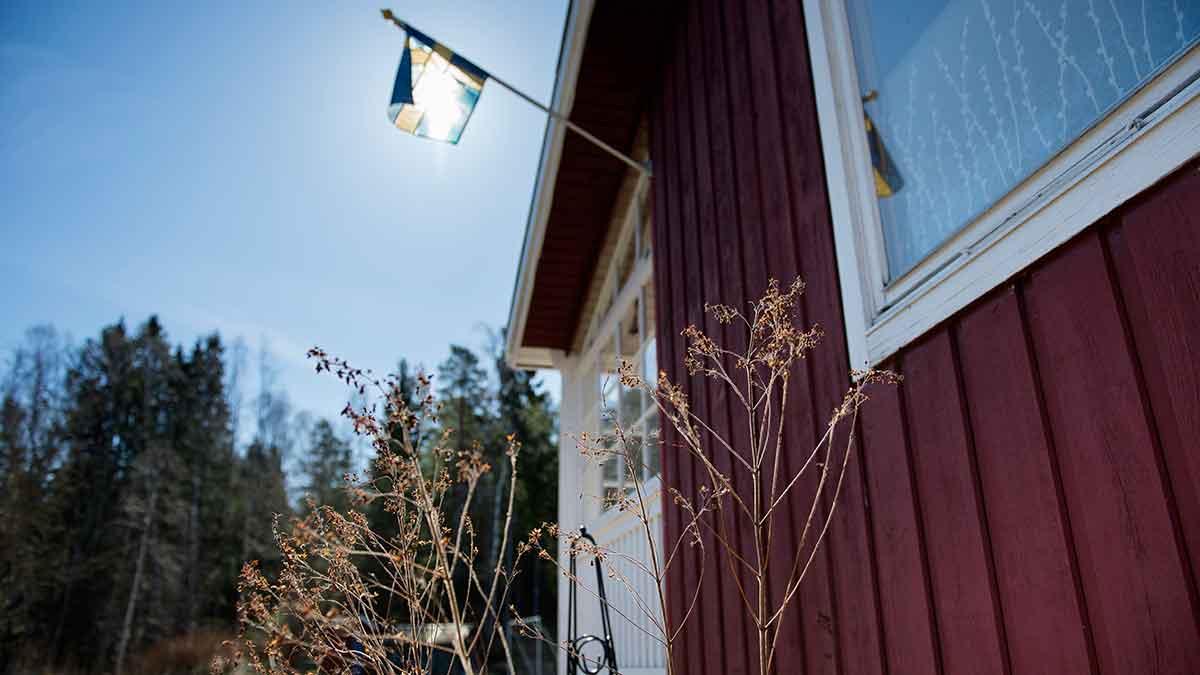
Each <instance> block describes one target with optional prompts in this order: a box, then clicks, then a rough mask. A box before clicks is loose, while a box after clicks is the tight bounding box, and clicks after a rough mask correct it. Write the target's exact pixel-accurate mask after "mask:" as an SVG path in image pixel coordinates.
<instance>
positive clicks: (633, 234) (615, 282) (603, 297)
mask: <svg viewBox="0 0 1200 675" xmlns="http://www.w3.org/2000/svg"><path fill="white" fill-rule="evenodd" d="M649 188H650V185H649V180H648V179H647V178H646V177H645V176H641V177H640V178H639V179H638V182H637V184H636V186H635V187H634V195H633V199H632V201H631V203H630V208H629V209H628V210H627V211H626V213H625V217H624V219H622V221H621V225H620V227H621V230H620V233H619V234H618V236H617V240H616V245H615V246H614V252H613V256H612V259H611V260H610V261H609V264H608V269H607V270H606V272H605V275H604V277H603V279H604V280H603V282H602V283H601V289H602V291H601V293H600V295H599V302H598V303H597V308H596V311H595V313H594V314H593V316H592V318H591V321H589V324H588V325H589V328H588V330H587V333H586V334H585V340H584V347H583V354H582V356H581V357H580V359H579V365H578V372H579V373H581V374H582V375H583V381H584V383H585V384H584V386H585V387H591V388H592V390H591V391H590V392H589V393H588V394H587V395H586V396H585V398H584V405H585V409H584V411H583V428H585V429H588V430H590V431H592V432H595V431H596V430H598V429H599V427H600V415H601V412H602V411H601V405H602V404H603V400H602V396H601V392H600V387H599V386H598V384H597V383H598V381H599V379H600V377H599V376H600V374H601V373H603V372H605V371H607V370H610V368H605V367H604V364H602V363H601V362H600V361H601V358H602V357H603V356H604V353H605V347H606V343H607V347H610V348H612V349H613V353H614V354H619V355H620V358H624V359H626V360H630V361H633V362H634V363H636V364H637V366H638V368H639V369H640V368H641V367H642V365H643V362H644V356H645V352H646V349H648V348H649V346H650V345H651V344H652V342H653V340H654V339H655V335H656V330H655V325H654V322H653V321H649V320H648V319H649V317H648V316H647V313H646V308H647V304H646V303H647V295H648V289H650V288H651V287H652V284H653V276H654V259H653V253H652V247H651V246H649V242H643V241H642V236H643V234H644V231H645V228H644V224H645V219H646V216H647V215H648V214H647V213H646V212H645V208H644V204H643V202H644V200H645V199H646V198H647V196H648V191H649ZM631 238H632V241H630V240H631ZM630 245H632V249H633V263H632V268H631V269H630V270H629V272H628V275H627V276H626V278H625V279H624V280H623V281H622V280H621V279H620V274H619V273H618V268H619V266H620V264H621V259H622V254H623V252H624V251H625V250H626V248H627V247H629V246H630ZM610 298H611V299H610ZM635 303H636V304H637V308H638V317H637V322H638V326H639V327H640V329H641V335H640V336H639V341H638V347H637V349H636V351H635V352H634V353H631V354H625V353H623V352H621V351H620V339H619V335H620V332H621V330H622V325H621V322H622V320H623V319H624V317H625V316H626V314H628V313H629V310H630V309H631V308H632V307H633V305H634V304H635ZM611 369H612V370H615V364H612V365H611ZM610 377H611V378H612V379H613V381H612V383H611V384H612V386H614V387H616V388H617V390H618V392H620V391H621V389H622V387H621V385H620V383H619V382H617V381H616V377H617V376H616V374H615V373H613V374H611V375H610ZM589 382H590V384H589ZM619 395H620V394H618V396H619ZM620 407H621V406H620V403H619V402H618V405H617V410H616V411H612V412H613V413H614V414H619V412H620ZM654 412H655V410H654V408H653V404H650V405H648V406H644V407H643V410H642V412H641V414H640V415H639V417H638V419H637V420H623V419H622V420H619V423H620V424H621V426H622V428H624V429H625V430H626V431H627V432H629V433H633V432H636V431H638V430H641V429H643V428H644V427H645V424H646V422H647V420H648V419H649V418H650V417H652V416H653V413H654ZM648 449H649V445H648V444H647V445H646V446H645V447H643V451H642V452H643V457H642V463H643V466H644V467H648V465H649V462H648V461H647V457H646V455H645V453H646V452H647V451H648ZM607 461H613V462H616V471H617V476H618V480H622V482H624V481H623V478H624V476H625V466H624V463H625V462H624V457H623V456H621V455H620V454H617V455H615V456H614V457H612V458H610V459H609V460H607ZM660 461H661V459H660ZM597 473H598V474H600V475H602V474H601V472H597ZM642 478H643V488H644V491H645V495H646V496H647V497H648V499H649V498H653V499H656V500H657V499H660V496H659V494H658V493H659V482H660V480H659V477H658V476H656V475H652V474H650V473H649V472H648V469H647V473H645V474H643V476H642ZM606 487H607V486H606V485H605V484H604V480H603V478H601V479H600V482H599V484H598V485H595V486H585V491H586V490H587V489H591V488H595V489H596V490H597V491H598V494H597V496H599V497H603V493H604V490H605V488H606ZM599 511H600V514H599V517H600V520H599V523H598V527H605V526H607V525H610V524H611V523H609V521H610V520H612V519H613V518H615V517H616V514H618V513H619V511H618V510H615V509H607V508H602V509H599Z"/></svg>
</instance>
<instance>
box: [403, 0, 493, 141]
mask: <svg viewBox="0 0 1200 675" xmlns="http://www.w3.org/2000/svg"><path fill="white" fill-rule="evenodd" d="M385 16H387V15H385ZM389 18H390V17H389ZM397 23H399V22H397ZM401 28H402V30H403V31H404V51H403V53H402V54H401V56H400V67H399V69H397V71H396V83H395V85H393V86H392V100H391V104H390V105H389V106H388V118H389V119H391V121H392V124H394V125H396V128H397V129H400V130H401V131H407V132H408V133H410V134H413V135H414V136H421V137H424V138H430V139H433V140H436V141H446V142H448V143H458V139H459V138H460V137H462V132H463V128H465V127H466V125H467V120H469V119H470V118H471V112H472V111H474V110H475V104H476V103H477V102H478V101H479V94H480V92H482V91H483V83H484V82H485V81H486V80H487V79H488V74H487V71H485V70H483V69H482V68H480V67H479V66H476V65H475V64H473V63H471V62H470V61H468V60H466V59H464V58H462V57H460V56H458V55H457V54H455V53H454V52H452V51H450V50H449V49H447V48H446V47H445V46H444V45H442V44H440V43H439V42H437V41H436V40H433V39H431V38H429V36H427V35H425V34H424V33H421V32H420V31H417V30H415V29H413V28H412V27H411V26H409V25H407V24H403V25H401Z"/></svg>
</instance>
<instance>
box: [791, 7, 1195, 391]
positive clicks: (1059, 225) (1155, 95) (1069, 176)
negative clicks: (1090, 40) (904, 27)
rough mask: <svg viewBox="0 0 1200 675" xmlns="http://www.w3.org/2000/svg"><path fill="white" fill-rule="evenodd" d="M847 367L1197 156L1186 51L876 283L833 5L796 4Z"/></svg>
mask: <svg viewBox="0 0 1200 675" xmlns="http://www.w3.org/2000/svg"><path fill="white" fill-rule="evenodd" d="M804 15H805V22H806V30H807V33H808V44H809V53H810V55H811V58H812V72H813V85H814V90H815V94H816V102H817V116H818V120H819V124H820V130H821V142H822V146H823V152H824V160H825V174H826V182H827V186H828V191H829V206H830V215H831V217H832V219H833V231H834V242H835V245H836V248H837V264H838V274H839V278H840V281H841V288H842V307H843V312H844V314H845V324H846V339H847V343H848V347H849V352H850V365H851V366H852V367H855V368H859V367H863V366H867V365H876V364H878V363H880V362H881V361H884V360H886V359H887V358H888V357H890V356H892V355H893V354H895V353H896V352H897V351H898V350H899V349H901V348H902V347H904V346H905V345H907V344H909V343H910V342H912V341H913V340H915V339H916V338H918V337H920V336H921V335H922V334H924V333H925V332H927V331H928V330H929V329H931V328H933V327H934V326H936V325H937V324H938V323H941V322H942V321H944V320H945V319H947V318H949V317H950V316H952V315H954V314H955V313H956V312H958V311H959V310H960V309H962V308H964V307H966V306H967V305H968V304H970V303H971V302H972V301H974V300H976V299H978V298H979V297H981V296H982V295H984V294H985V293H987V292H988V291H990V290H991V289H993V288H995V287H997V286H998V285H1000V284H1001V283H1003V282H1004V281H1005V280H1007V279H1008V278H1010V277H1011V276H1013V275H1014V274H1016V273H1017V272H1019V271H1021V270H1022V269H1023V268H1025V267H1026V266H1028V265H1029V264H1030V263H1032V262H1033V261H1035V260H1037V259H1038V258H1040V257H1042V256H1043V255H1045V254H1046V253H1048V252H1050V251H1051V250H1052V249H1054V248H1055V247H1057V246H1059V245H1060V244H1062V243H1064V242H1066V241H1067V240H1068V239H1070V238H1071V237H1072V236H1074V235H1075V234H1077V233H1079V232H1081V231H1082V230H1084V229H1085V228H1087V227H1088V226H1089V225H1092V224H1093V223H1095V222H1096V221H1098V220H1100V219H1101V218H1103V217H1104V216H1105V215H1106V214H1108V213H1109V212H1110V211H1112V210H1113V209H1115V208H1116V207H1118V206H1120V205H1121V204H1122V203H1124V202H1125V201H1126V200H1128V199H1130V198H1131V197H1133V196H1135V195H1137V194H1138V193H1139V192H1141V191H1143V190H1145V189H1146V188H1148V187H1150V186H1151V185H1153V184H1154V183H1155V182H1157V181H1158V180H1160V179H1161V178H1162V177H1164V176H1166V175H1167V174H1169V173H1171V172H1172V171H1174V170H1175V169H1177V168H1178V167H1179V166H1181V165H1182V164H1184V163H1185V162H1187V161H1188V160H1190V159H1192V158H1193V157H1195V156H1196V155H1197V154H1200V46H1195V47H1193V48H1192V49H1191V50H1189V51H1188V52H1187V53H1186V54H1184V55H1183V56H1182V57H1180V58H1179V59H1178V60H1177V61H1176V62H1175V63H1173V64H1172V65H1171V66H1170V67H1168V68H1166V69H1165V70H1164V71H1163V72H1161V73H1159V75H1158V76H1156V77H1155V78H1154V79H1153V80H1151V81H1150V82H1148V83H1146V84H1145V85H1144V86H1143V87H1142V88H1141V89H1140V90H1139V91H1138V92H1136V93H1135V94H1134V95H1133V96H1131V97H1130V98H1128V99H1127V100H1126V101H1125V102H1124V103H1122V104H1121V105H1120V106H1118V107H1117V108H1116V109H1115V110H1114V111H1113V112H1112V113H1110V114H1109V115H1107V116H1106V117H1104V118H1103V119H1101V120H1100V121H1099V122H1097V123H1096V124H1095V125H1093V126H1092V127H1091V128H1090V129H1088V130H1087V131H1086V132H1085V133H1084V134H1083V135H1081V136H1080V137H1079V138H1077V139H1076V140H1075V141H1074V142H1073V143H1071V145H1069V146H1068V147H1067V148H1065V149H1064V150H1062V151H1061V152H1059V153H1058V154H1057V155H1055V156H1054V157H1052V158H1051V159H1050V160H1049V161H1048V162H1047V163H1046V164H1045V165H1044V166H1043V167H1042V168H1040V169H1039V170H1038V171H1036V172H1035V173H1034V174H1033V175H1032V176H1030V177H1029V178H1027V179H1025V180H1024V181H1022V182H1021V183H1019V184H1018V185H1017V186H1016V187H1014V188H1013V189H1012V190H1011V191H1009V192H1008V193H1007V194H1006V195H1005V196H1004V197H1002V198H1000V199H999V200H998V201H997V202H995V203H994V204H992V205H991V207H989V208H988V209H987V210H986V211H984V212H983V213H982V214H980V215H979V216H978V217H976V218H975V219H974V220H972V221H971V222H970V223H968V224H967V225H966V226H965V227H963V228H962V229H961V230H960V231H959V232H958V233H956V234H954V235H952V236H950V237H949V238H948V239H947V240H946V241H945V242H943V243H942V244H941V245H940V246H939V247H938V248H937V249H935V250H934V252H933V253H931V254H930V255H929V256H927V257H926V258H925V259H923V260H922V261H921V262H920V263H918V264H917V265H916V266H915V267H913V269H911V270H910V271H908V272H906V273H904V274H903V275H901V276H900V277H898V278H897V279H894V280H891V281H890V282H889V281H888V280H887V258H886V254H885V249H884V246H883V230H882V227H881V224H880V215H879V206H878V202H877V200H876V196H875V182H874V179H873V176H872V173H871V171H872V169H871V163H870V152H869V150H868V145H867V137H866V130H865V128H864V125H863V104H862V90H861V89H860V86H859V83H858V74H857V69H856V66H855V61H854V53H853V49H852V43H851V39H850V23H849V20H848V18H847V12H846V4H845V0H804Z"/></svg>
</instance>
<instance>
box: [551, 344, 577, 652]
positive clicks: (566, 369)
mask: <svg viewBox="0 0 1200 675" xmlns="http://www.w3.org/2000/svg"><path fill="white" fill-rule="evenodd" d="M559 369H560V371H561V373H562V402H561V403H560V405H559V409H558V420H559V422H558V424H559V434H558V523H559V525H560V526H561V527H562V528H564V529H575V528H578V527H579V524H580V523H582V522H583V519H584V514H583V504H582V496H581V494H580V492H581V491H580V480H579V476H580V475H581V472H582V471H583V468H584V467H583V466H582V463H583V458H582V457H580V455H579V451H578V450H577V449H576V447H575V438H574V437H573V436H570V435H569V434H567V433H563V432H564V430H571V429H579V428H580V427H581V425H582V424H583V419H584V410H583V398H584V397H583V396H582V392H581V391H580V387H581V385H582V384H583V383H582V382H581V381H580V372H579V368H578V361H577V360H576V359H567V360H564V361H563V362H561V363H560V364H559ZM558 562H559V565H561V566H562V569H564V570H565V569H568V565H569V562H570V561H569V558H568V556H567V548H566V546H565V544H564V540H563V538H559V542H558ZM569 589H570V580H569V579H567V578H566V576H565V575H563V574H559V575H558V597H559V598H560V601H559V603H558V617H557V622H556V629H557V631H558V632H557V633H556V637H557V639H558V640H565V639H566V636H567V619H568V617H567V602H566V599H567V593H568V592H569ZM557 659H558V674H559V675H566V672H567V657H566V652H564V651H563V650H561V649H559V650H558V656H557Z"/></svg>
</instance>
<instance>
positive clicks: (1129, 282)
mask: <svg viewBox="0 0 1200 675" xmlns="http://www.w3.org/2000/svg"><path fill="white" fill-rule="evenodd" d="M663 59H664V66H663V72H662V78H661V83H660V89H659V91H658V97H657V98H658V101H657V105H656V107H655V111H654V116H653V144H652V145H653V147H652V158H653V164H654V171H655V180H654V208H655V236H656V242H655V243H656V248H655V261H656V262H655V264H656V271H655V274H656V279H655V280H656V284H657V288H658V296H659V298H660V299H661V300H660V302H661V305H660V307H661V308H662V309H661V311H660V312H659V316H658V335H659V336H660V337H659V355H660V356H659V360H660V362H661V363H662V364H663V366H664V367H665V368H666V369H667V370H668V372H669V374H670V376H671V377H672V379H673V380H674V381H677V382H681V383H684V384H685V385H686V386H687V387H688V388H689V389H690V394H691V397H692V399H693V405H694V406H695V408H696V409H697V411H698V412H699V414H701V415H702V416H704V417H705V418H707V419H709V420H711V421H712V422H713V423H714V424H715V425H717V426H719V427H723V428H737V427H736V425H738V424H739V419H738V414H737V410H736V408H735V407H734V406H731V405H730V401H729V400H728V399H727V398H726V397H725V394H724V392H723V391H721V390H719V389H717V388H714V387H711V386H709V385H708V383H707V381H706V380H703V379H700V378H688V377H687V375H686V372H684V371H683V369H682V367H681V365H680V362H681V360H682V359H681V350H682V348H683V343H682V339H681V338H680V337H679V332H680V330H681V329H682V328H683V327H684V326H686V325H688V324H691V323H695V324H697V325H701V326H703V327H705V328H706V329H708V330H709V331H710V333H711V334H715V335H719V334H721V330H720V327H719V326H715V325H713V323H712V322H711V321H707V320H706V318H705V317H704V316H703V313H702V307H703V303H704V302H705V301H706V300H707V301H724V302H737V301H739V300H744V299H748V298H753V297H757V295H758V294H760V293H761V291H762V289H763V287H764V286H765V284H766V281H767V279H768V278H770V277H776V278H779V279H781V280H785V281H787V280H790V279H791V278H793V277H794V276H795V275H796V274H797V273H798V274H800V275H801V276H803V277H804V278H805V279H806V280H807V281H808V282H809V291H808V293H807V294H806V296H805V297H804V300H803V306H802V308H801V310H802V316H803V318H804V320H805V321H806V322H808V323H813V322H817V323H820V324H821V325H823V326H824V327H825V330H826V338H825V341H824V344H823V346H822V347H820V348H819V349H818V351H817V353H816V355H815V356H814V357H812V358H810V359H809V360H807V361H805V362H803V363H802V364H801V365H800V372H799V373H798V375H799V377H796V378H793V380H794V383H793V385H794V386H795V387H796V390H795V392H794V393H795V394H798V395H799V396H801V397H803V399H804V400H805V401H806V402H807V403H806V404H802V405H797V406H795V407H793V408H792V419H790V420H789V424H791V425H792V429H793V433H792V434H790V435H789V437H788V439H787V442H788V447H789V452H790V454H791V457H792V458H793V461H794V458H795V457H797V456H799V453H800V452H801V451H802V450H806V449H808V448H811V447H812V445H813V444H814V442H815V440H816V438H817V434H818V430H819V429H822V428H823V424H824V418H825V415H826V414H827V413H826V411H829V410H832V409H833V407H834V405H835V404H836V403H837V402H838V401H839V400H840V399H841V395H842V392H843V391H844V390H845V388H846V386H847V383H848V381H847V365H846V364H847V362H848V358H847V354H846V348H845V335H844V331H843V328H842V322H841V316H842V314H841V304H840V303H841V300H840V290H839V287H838V276H837V270H836V267H835V259H834V243H833V233H832V228H831V224H830V217H829V208H828V203H827V199H826V194H825V182H824V175H823V168H822V160H821V148H820V140H819V134H818V129H817V119H816V112H815V107H814V100H813V93H812V82H811V74H810V70H809V63H808V55H807V48H806V41H805V30H804V24H803V17H802V15H801V10H800V8H799V3H798V2H789V3H785V2H781V1H780V2H774V3H769V2H766V1H765V0H753V1H751V2H741V1H738V0H706V1H703V2H699V3H690V4H689V6H688V7H686V8H684V9H682V10H681V13H680V15H679V17H678V21H677V27H676V30H675V32H674V33H673V34H672V35H671V36H670V37H669V44H668V47H667V49H666V52H665V54H664V57H663ZM1198 351H1200V162H1197V161H1193V162H1192V163H1191V165H1190V166H1188V167H1185V168H1184V169H1182V170H1180V171H1178V172H1176V173H1175V174H1174V175H1173V176H1171V177H1169V178H1168V179H1166V180H1164V181H1163V182H1162V183H1160V184H1159V185H1158V186H1156V187H1155V188H1153V189H1152V190H1150V191H1148V192H1147V193H1145V194H1143V195H1141V196H1140V197H1139V198H1137V199H1135V200H1134V201H1132V202H1130V203H1128V204H1126V205H1125V206H1123V207H1122V208H1120V209H1119V210H1118V211H1117V212H1115V213H1113V214H1111V215H1110V216H1109V217H1107V218H1106V219H1104V221H1102V222H1100V223H1097V224H1096V225H1095V226H1093V227H1092V228H1091V229H1089V230H1087V231H1085V232H1084V233H1082V234H1080V235H1079V236H1078V237H1076V238H1075V239H1074V240H1072V241H1071V242H1069V243H1067V244H1066V245H1064V246H1063V247H1061V248H1060V249H1059V250H1057V251H1056V252H1054V253H1052V254H1051V255H1049V256H1047V257H1045V258H1043V259H1041V260H1039V261H1037V262H1035V263H1034V264H1033V265H1032V266H1031V267H1030V268H1028V269H1027V270H1026V271H1024V272H1022V273H1021V274H1019V275H1018V276H1017V277H1016V278H1014V279H1013V280H1011V281H1010V282H1008V283H1006V284H1004V285H1003V286H1002V287H1001V288H998V289H996V290H995V291H994V292H992V293H991V294H989V295H988V296H986V297H985V298H983V299H981V300H980V301H979V302H977V303H975V304H974V305H972V306H971V307H969V308H967V309H966V310H964V311H962V312H960V313H958V314H957V315H955V316H953V317H951V318H950V319H949V320H947V321H946V322H944V323H943V324H942V325H941V326H939V327H937V328H936V329H934V330H933V331H931V332H930V333H929V334H928V335H926V336H924V337H922V338H921V339H920V340H918V341H917V342H916V343H915V344H913V345H911V346H909V347H908V348H906V349H904V350H903V351H902V352H901V353H900V354H898V355H897V356H896V357H895V358H894V359H893V360H892V362H890V363H889V364H886V365H888V366H889V367H891V368H893V369H895V370H897V371H899V372H901V373H902V374H903V375H904V377H905V381H904V383H903V385H902V386H900V387H897V388H891V389H881V390H878V391H877V395H876V396H875V397H874V398H873V399H872V400H871V401H870V402H869V403H868V405H867V408H866V409H865V411H864V414H863V416H862V418H861V420H860V428H859V429H858V432H859V438H860V439H861V440H860V442H859V443H858V445H857V451H856V454H855V456H854V458H853V459H852V461H851V468H850V472H851V477H850V480H849V482H848V485H847V486H846V488H845V492H844V493H843V496H842V500H841V502H840V504H839V506H838V508H837V510H836V511H835V513H834V516H833V517H834V524H833V527H832V528H831V531H830V535H829V538H828V540H827V543H826V545H825V547H824V549H823V551H822V552H821V553H820V555H819V556H818V560H817V565H816V567H815V569H814V571H813V572H812V573H811V574H810V576H809V578H808V579H807V581H806V584H805V586H804V588H803V591H802V597H801V602H800V605H799V607H798V608H795V609H794V610H793V613H792V614H791V615H790V616H789V618H788V619H787V620H786V621H785V623H784V627H783V630H784V636H783V639H782V640H781V643H782V644H781V652H780V655H779V659H780V660H779V662H778V666H779V667H778V669H777V671H778V672H780V673H795V672H807V673H817V672H829V673H846V674H851V673H892V674H893V675H895V674H900V673H921V674H925V673H947V674H958V673H1031V672H1053V673H1082V672H1100V673H1200V595H1198V593H1197V568H1198V567H1200V368H1197V365H1196V363H1197V362H1196V356H1195V355H1196V353H1197V352H1198ZM796 400H800V399H796ZM731 425H733V426H731ZM666 440H667V446H666V448H667V449H666V450H665V451H664V453H665V462H664V463H665V471H666V480H667V481H668V482H669V483H671V484H674V485H677V486H679V487H680V488H681V489H682V490H683V491H684V492H691V491H694V490H695V489H696V487H697V480H698V479H699V477H700V475H701V474H700V472H699V471H698V470H697V468H696V467H695V466H693V465H692V464H691V463H690V462H688V461H686V460H685V458H683V457H681V456H680V455H679V454H678V453H676V452H673V451H671V450H670V443H671V441H672V439H671V437H670V435H668V436H667V439H666ZM717 460H718V463H723V465H724V466H728V462H729V458H728V457H721V456H720V455H718V456H717ZM800 503H801V501H800V500H797V501H796V502H795V503H793V504H792V505H791V506H792V508H793V512H792V513H791V518H792V521H793V522H801V521H802V516H801V514H800V513H799V512H798V511H799V505H800ZM679 527H680V524H679V522H678V519H677V518H670V517H669V518H668V522H667V529H668V533H667V534H668V537H669V538H670V539H669V540H673V535H674V533H677V532H678V529H679ZM715 548H716V547H715V546H713V545H712V542H709V546H708V549H709V550H710V551H711V550H714V549H715ZM686 555H688V556H690V557H687V558H685V560H684V564H683V565H682V566H681V567H678V568H675V570H674V576H673V578H672V581H673V584H672V588H671V595H670V597H669V604H670V609H671V612H672V613H673V615H674V616H680V615H681V614H682V608H683V606H684V603H685V595H684V591H685V590H686V589H689V588H693V587H694V586H695V584H696V583H697V580H698V579H699V578H700V576H701V575H702V574H703V579H704V583H703V585H702V589H703V590H702V593H703V598H702V601H701V603H702V604H701V611H700V612H699V614H698V615H697V617H696V618H695V619H694V620H693V622H692V623H690V624H689V625H688V627H687V628H686V630H685V631H684V633H683V635H682V638H681V645H680V650H679V653H678V654H677V663H676V665H677V667H678V668H679V670H678V672H681V673H687V674H689V675H692V674H705V673H745V672H751V671H752V670H753V664H752V663H751V659H752V658H753V656H752V653H753V652H754V647H753V644H754V643H753V639H752V636H751V633H750V630H749V627H748V625H747V622H746V619H745V618H744V617H745V614H744V612H743V611H742V609H741V601H740V599H739V597H738V591H737V589H736V586H735V584H734V583H733V581H732V578H731V577H730V576H729V574H728V572H727V571H726V570H727V568H726V563H725V561H724V560H723V559H718V557H717V556H708V557H707V558H706V559H705V562H704V566H705V567H704V569H700V567H701V563H700V558H699V557H698V555H697V554H696V549H691V550H690V551H688V553H687V554H686ZM790 562H791V560H781V561H779V564H777V565H775V568H776V569H777V570H781V572H780V574H782V570H783V569H784V568H785V566H786V565H787V564H788V563H790ZM774 581H775V585H774V587H773V592H777V588H778V587H780V586H782V583H783V579H782V576H780V578H779V579H775V580H774ZM618 649H619V645H618Z"/></svg>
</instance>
